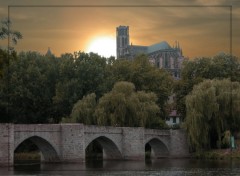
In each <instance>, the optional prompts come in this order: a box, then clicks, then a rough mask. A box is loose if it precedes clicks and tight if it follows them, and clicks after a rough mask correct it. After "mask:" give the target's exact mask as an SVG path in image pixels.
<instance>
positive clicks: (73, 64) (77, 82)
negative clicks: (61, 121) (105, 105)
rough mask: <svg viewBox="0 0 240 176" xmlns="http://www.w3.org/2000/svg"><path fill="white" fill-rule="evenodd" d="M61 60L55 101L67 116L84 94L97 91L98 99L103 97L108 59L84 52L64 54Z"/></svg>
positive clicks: (62, 113) (61, 111) (60, 110)
mask: <svg viewBox="0 0 240 176" xmlns="http://www.w3.org/2000/svg"><path fill="white" fill-rule="evenodd" d="M60 60H61V63H60V66H59V79H58V81H57V85H56V96H55V97H54V103H55V106H56V108H57V109H58V111H59V112H60V114H61V115H62V117H65V116H69V114H70V113H71V110H72V108H73V105H74V104H75V103H76V102H77V101H78V100H79V99H82V98H83V96H85V95H87V94H90V93H95V94H96V97H97V99H98V98H99V97H101V95H102V94H103V92H104V91H105V90H106V89H105V87H104V86H105V79H106V72H105V68H106V60H105V58H102V57H101V56H99V55H97V54H94V53H89V54H87V53H84V52H75V53H74V54H64V55H62V56H61V58H60Z"/></svg>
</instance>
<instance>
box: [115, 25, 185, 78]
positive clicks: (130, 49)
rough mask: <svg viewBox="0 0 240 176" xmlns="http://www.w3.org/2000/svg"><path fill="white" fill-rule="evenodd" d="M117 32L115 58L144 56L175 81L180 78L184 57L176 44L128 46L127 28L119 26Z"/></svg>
mask: <svg viewBox="0 0 240 176" xmlns="http://www.w3.org/2000/svg"><path fill="white" fill-rule="evenodd" d="M116 32H117V36H116V37H117V58H127V59H134V57H135V56H136V55H139V54H146V55H147V56H148V58H149V61H150V62H151V63H152V64H154V65H156V66H157V67H158V68H163V69H166V70H168V71H169V72H170V73H171V74H172V75H173V77H174V78H175V79H179V78H180V76H181V65H182V61H183V60H184V57H183V55H182V49H181V47H180V45H179V43H178V42H176V44H175V46H174V47H171V46H170V45H169V44H168V43H167V42H166V41H162V42H160V43H156V44H153V45H150V46H140V45H132V44H129V41H130V36H129V27H128V26H119V27H117V29H116Z"/></svg>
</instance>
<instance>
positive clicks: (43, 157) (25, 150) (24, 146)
mask: <svg viewBox="0 0 240 176" xmlns="http://www.w3.org/2000/svg"><path fill="white" fill-rule="evenodd" d="M31 159H32V160H39V162H57V161H59V157H58V154H57V152H56V150H55V149H54V147H53V146H52V145H51V144H50V143H49V142H48V141H47V140H45V139H43V138H41V137H38V136H32V137H29V138H27V139H25V140H24V141H23V142H21V143H20V144H19V145H18V146H17V147H16V149H15V150H14V163H17V161H19V160H31Z"/></svg>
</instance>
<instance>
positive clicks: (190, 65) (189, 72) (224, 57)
mask: <svg viewBox="0 0 240 176" xmlns="http://www.w3.org/2000/svg"><path fill="white" fill-rule="evenodd" d="M225 78H229V79H230V80H232V81H238V82H239V81H240V60H239V58H237V57H235V56H231V55H228V54H224V53H221V54H218V55H216V56H214V57H202V58H195V59H193V60H186V61H184V62H183V68H182V71H181V80H179V81H177V82H176V83H175V86H174V92H175V94H176V100H177V109H178V112H179V113H180V114H182V116H183V117H185V116H186V104H185V100H186V96H187V95H188V94H189V93H190V92H191V91H192V89H193V87H194V85H197V84H199V83H200V82H202V81H203V80H205V79H220V80H221V79H225Z"/></svg>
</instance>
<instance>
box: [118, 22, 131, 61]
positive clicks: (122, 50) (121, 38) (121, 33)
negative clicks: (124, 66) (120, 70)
mask: <svg viewBox="0 0 240 176" xmlns="http://www.w3.org/2000/svg"><path fill="white" fill-rule="evenodd" d="M116 32H117V59H118V58H122V57H124V56H125V55H126V54H127V47H128V45H129V27H128V26H119V27H117V31H116Z"/></svg>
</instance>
